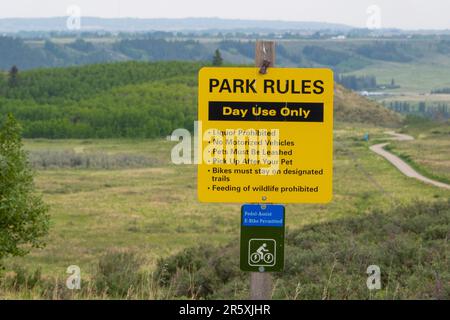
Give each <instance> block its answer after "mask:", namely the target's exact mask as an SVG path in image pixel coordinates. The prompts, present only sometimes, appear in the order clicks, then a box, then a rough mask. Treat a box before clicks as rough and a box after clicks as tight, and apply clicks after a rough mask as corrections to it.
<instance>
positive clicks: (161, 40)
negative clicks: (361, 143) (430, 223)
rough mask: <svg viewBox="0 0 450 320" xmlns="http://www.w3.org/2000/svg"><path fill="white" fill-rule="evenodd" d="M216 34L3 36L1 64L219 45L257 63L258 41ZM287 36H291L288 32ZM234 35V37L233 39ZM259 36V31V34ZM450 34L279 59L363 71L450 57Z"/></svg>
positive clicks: (287, 47) (286, 53)
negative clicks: (383, 64) (384, 64)
mask: <svg viewBox="0 0 450 320" xmlns="http://www.w3.org/2000/svg"><path fill="white" fill-rule="evenodd" d="M231 36H232V35H223V36H222V37H221V38H220V37H219V38H215V39H207V38H206V39H201V40H199V39H195V37H194V35H193V37H194V38H193V39H189V38H181V39H178V38H177V35H176V34H175V33H170V32H165V33H162V32H159V33H157V32H155V33H147V34H141V35H134V34H122V35H119V36H113V35H105V36H104V37H101V36H94V35H90V36H89V37H88V36H86V37H82V36H79V37H77V36H76V35H72V36H71V38H70V37H69V38H61V37H57V36H56V37H52V36H51V35H50V34H48V35H44V36H43V35H41V36H40V37H36V38H33V37H30V38H25V39H22V38H18V37H10V36H0V69H2V70H9V69H10V68H11V67H12V66H13V65H16V66H18V68H19V69H21V70H27V69H34V68H40V67H66V66H74V65H84V64H95V63H103V62H114V61H129V60H139V61H167V60H184V61H210V60H211V58H212V56H213V54H214V51H215V50H216V49H220V51H221V52H222V54H223V57H224V59H225V61H226V62H228V63H233V64H242V63H252V61H253V58H254V47H255V42H254V40H249V39H246V40H245V39H239V38H238V36H239V34H235V35H234V36H232V37H231ZM285 36H286V37H287V35H285ZM228 37H231V38H228ZM255 37H258V35H255ZM449 48H450V40H449V39H442V40H441V39H409V40H408V41H405V40H404V39H348V40H345V41H342V40H333V39H323V40H321V39H320V38H319V39H306V40H289V41H278V42H277V64H278V65H280V66H295V67H300V66H302V67H324V66H325V67H330V68H333V69H334V70H335V71H336V72H340V73H343V72H350V71H354V70H360V69H363V68H364V67H367V66H370V65H372V64H374V63H378V62H380V61H384V62H395V63H411V62H414V61H419V60H420V59H421V58H423V57H436V56H439V57H441V58H443V59H444V60H446V59H448V58H449V57H450V54H449V52H450V51H449Z"/></svg>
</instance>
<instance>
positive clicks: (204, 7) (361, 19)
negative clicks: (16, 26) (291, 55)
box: [0, 0, 450, 29]
mask: <svg viewBox="0 0 450 320" xmlns="http://www.w3.org/2000/svg"><path fill="white" fill-rule="evenodd" d="M220 3H222V4H220ZM70 5H78V6H79V7H80V8H81V11H82V15H84V16H97V17H139V18H185V17H220V18H233V19H271V20H294V21H320V22H335V23H344V24H348V25H351V26H356V27H365V26H366V25H367V19H368V17H369V15H370V14H368V13H367V8H369V6H371V5H377V6H378V7H379V8H380V9H381V15H380V18H381V19H380V20H379V21H380V22H381V27H383V28H390V27H396V28H402V29H450V1H449V0H271V1H269V0H222V1H218V0H1V3H0V18H8V17H52V16H65V15H67V14H66V13H67V8H68V7H69V6H70ZM375 14H376V13H375Z"/></svg>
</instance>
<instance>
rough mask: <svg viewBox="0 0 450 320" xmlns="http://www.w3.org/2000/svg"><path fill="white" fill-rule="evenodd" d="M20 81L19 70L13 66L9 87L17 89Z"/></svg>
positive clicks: (10, 71)
mask: <svg viewBox="0 0 450 320" xmlns="http://www.w3.org/2000/svg"><path fill="white" fill-rule="evenodd" d="M18 80H19V68H17V67H16V66H12V68H11V70H9V81H8V82H9V86H10V87H15V86H17V84H18V82H19V81H18Z"/></svg>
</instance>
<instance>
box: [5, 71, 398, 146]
mask: <svg viewBox="0 0 450 320" xmlns="http://www.w3.org/2000/svg"><path fill="white" fill-rule="evenodd" d="M201 67H202V64H200V63H193V62H157V63H145V62H124V63H112V64H99V65H89V66H83V67H70V68H55V69H41V70H33V71H23V72H21V71H18V73H17V74H14V75H13V74H11V73H10V74H4V75H3V78H2V79H1V80H0V117H3V116H5V115H6V114H7V113H9V112H12V113H13V114H14V115H15V116H16V117H17V119H19V120H20V122H21V123H22V125H23V126H24V135H25V137H27V138H113V137H133V138H154V137H161V136H166V135H168V134H170V133H171V132H172V130H174V129H176V128H188V129H192V128H193V122H194V120H195V119H196V118H197V73H198V70H199V69H200V68H201ZM335 105H336V108H337V109H336V111H337V112H336V119H337V120H342V121H352V122H364V123H375V124H380V125H393V124H396V123H398V122H399V117H398V115H397V114H395V113H393V112H391V111H388V110H387V109H385V108H384V107H382V106H380V105H377V104H376V103H373V102H368V101H367V100H365V99H364V98H362V97H360V96H358V95H356V94H352V93H351V92H349V91H346V90H344V89H343V88H342V87H341V86H338V87H337V95H336V104H335Z"/></svg>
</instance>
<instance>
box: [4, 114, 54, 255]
mask: <svg viewBox="0 0 450 320" xmlns="http://www.w3.org/2000/svg"><path fill="white" fill-rule="evenodd" d="M47 211H48V208H47V206H46V205H45V204H44V203H43V201H42V199H41V197H40V196H39V195H37V194H36V191H35V187H34V183H33V172H32V170H31V169H30V166H29V163H28V160H27V155H26V153H25V151H23V145H22V138H21V127H20V125H19V124H18V123H17V121H16V120H15V119H14V117H13V116H12V115H11V114H9V115H8V116H7V117H6V121H5V122H4V124H3V126H2V127H0V261H1V259H2V258H5V257H8V256H22V255H25V254H26V253H28V251H29V248H30V247H34V248H38V247H42V246H43V245H44V242H43V241H42V237H43V236H45V235H46V234H47V233H48V227H49V216H48V214H47Z"/></svg>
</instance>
